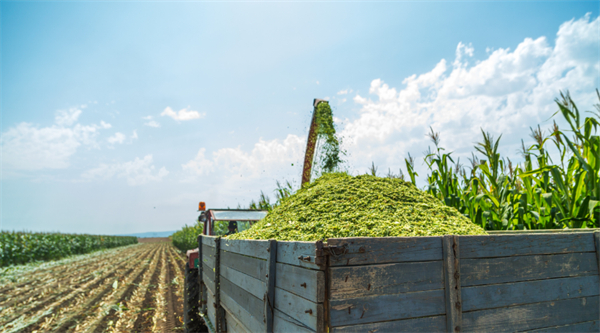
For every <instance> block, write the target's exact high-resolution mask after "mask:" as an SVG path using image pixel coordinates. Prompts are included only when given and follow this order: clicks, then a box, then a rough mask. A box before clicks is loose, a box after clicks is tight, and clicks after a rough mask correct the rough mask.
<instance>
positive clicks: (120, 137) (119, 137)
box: [106, 132, 127, 144]
mask: <svg viewBox="0 0 600 333" xmlns="http://www.w3.org/2000/svg"><path fill="white" fill-rule="evenodd" d="M126 138H127V137H126V136H125V134H123V133H120V132H117V133H115V135H113V136H111V137H109V138H108V139H106V141H108V143H110V144H115V143H119V144H121V143H123V142H125V139H126Z"/></svg>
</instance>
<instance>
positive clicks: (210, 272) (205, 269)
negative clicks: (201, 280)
mask: <svg viewBox="0 0 600 333" xmlns="http://www.w3.org/2000/svg"><path fill="white" fill-rule="evenodd" d="M202 273H203V274H206V275H208V277H209V278H210V279H211V280H212V281H214V280H215V269H214V268H210V267H209V266H208V265H206V264H204V263H203V264H202Z"/></svg>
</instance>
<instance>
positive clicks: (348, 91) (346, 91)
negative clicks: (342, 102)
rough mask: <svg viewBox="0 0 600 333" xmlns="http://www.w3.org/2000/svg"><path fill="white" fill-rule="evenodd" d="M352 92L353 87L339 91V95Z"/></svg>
mask: <svg viewBox="0 0 600 333" xmlns="http://www.w3.org/2000/svg"><path fill="white" fill-rule="evenodd" d="M351 92H352V89H344V90H340V91H338V92H337V94H338V95H346V94H349V93H351Z"/></svg>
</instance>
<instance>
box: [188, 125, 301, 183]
mask: <svg viewBox="0 0 600 333" xmlns="http://www.w3.org/2000/svg"><path fill="white" fill-rule="evenodd" d="M305 144H306V143H305V139H304V138H300V137H298V136H296V135H292V134H289V135H288V136H287V137H286V138H285V140H283V141H281V140H277V139H275V140H271V141H265V140H262V139H260V140H259V141H258V142H257V143H256V144H255V145H254V147H253V149H252V151H251V152H245V151H243V150H242V149H241V148H240V147H237V148H223V149H219V150H217V151H216V152H213V153H212V156H211V157H210V158H207V157H206V156H205V154H206V149H205V148H201V149H200V150H199V151H198V154H197V155H196V157H195V158H194V159H193V160H191V161H189V162H187V163H186V164H184V165H182V168H183V170H184V171H186V172H187V173H188V175H190V176H192V177H193V178H197V177H199V176H207V175H210V174H213V173H219V174H221V176H223V177H224V178H227V177H230V176H238V177H239V176H240V175H241V176H243V177H246V178H260V177H263V175H264V174H265V173H266V175H267V176H276V175H277V174H278V171H279V170H280V169H281V167H283V166H287V165H291V163H296V162H297V161H298V160H300V159H302V156H303V153H304V145H305Z"/></svg>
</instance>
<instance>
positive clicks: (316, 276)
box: [275, 263, 325, 303]
mask: <svg viewBox="0 0 600 333" xmlns="http://www.w3.org/2000/svg"><path fill="white" fill-rule="evenodd" d="M277 276H278V278H277V279H276V280H275V283H276V286H277V287H278V288H281V289H283V290H286V291H289V292H291V293H292V294H296V295H298V296H301V297H304V298H306V299H307V300H309V301H311V302H315V303H323V300H324V298H325V272H323V271H316V270H312V269H305V268H301V267H298V266H292V265H286V264H280V263H278V264H277Z"/></svg>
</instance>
